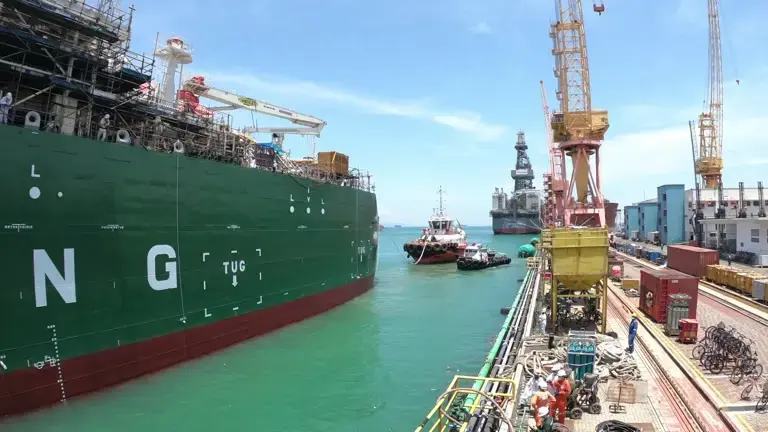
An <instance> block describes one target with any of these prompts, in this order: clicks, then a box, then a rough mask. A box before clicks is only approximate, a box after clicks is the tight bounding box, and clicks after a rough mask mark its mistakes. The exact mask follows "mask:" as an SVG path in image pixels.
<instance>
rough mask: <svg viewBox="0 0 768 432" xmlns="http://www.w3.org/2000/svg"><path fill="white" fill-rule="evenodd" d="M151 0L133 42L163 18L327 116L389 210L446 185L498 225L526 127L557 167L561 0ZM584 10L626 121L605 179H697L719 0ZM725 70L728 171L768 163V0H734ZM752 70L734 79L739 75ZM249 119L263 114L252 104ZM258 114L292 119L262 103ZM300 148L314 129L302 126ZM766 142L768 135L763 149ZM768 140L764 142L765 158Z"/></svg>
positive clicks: (202, 50)
mask: <svg viewBox="0 0 768 432" xmlns="http://www.w3.org/2000/svg"><path fill="white" fill-rule="evenodd" d="M210 4H211V3H210V2H202V1H199V0H185V1H178V0H165V1H163V2H156V1H155V2H150V1H147V0H136V1H135V5H136V9H137V12H136V14H135V17H134V27H133V28H134V33H133V42H132V49H133V50H135V51H140V52H151V50H152V47H153V44H154V41H155V36H156V33H157V32H159V33H160V36H161V39H163V38H167V37H169V36H172V35H178V36H181V37H183V38H185V39H186V40H187V42H188V43H190V44H191V45H192V47H193V48H194V50H195V51H194V54H195V61H194V63H193V64H192V65H190V66H189V71H190V72H194V73H201V74H203V75H205V76H206V78H207V82H208V83H209V84H211V85H213V86H216V87H219V88H222V89H225V90H236V91H237V92H238V93H241V94H244V95H247V96H250V97H252V98H257V99H263V100H266V101H269V102H273V103H276V104H279V105H283V106H286V107H289V108H291V109H295V110H297V111H300V112H304V113H307V114H311V115H314V116H316V117H319V118H321V119H323V120H326V121H327V122H328V126H327V127H326V128H325V129H324V131H323V135H322V137H321V138H319V139H318V140H317V150H318V151H323V150H337V151H341V152H343V153H346V154H348V155H349V156H350V164H351V165H354V166H358V167H360V168H365V169H368V170H370V171H372V172H373V174H374V175H375V180H376V188H377V194H378V202H379V213H380V216H381V219H382V222H383V223H385V224H387V223H406V224H417V225H421V224H423V223H424V222H425V221H426V219H427V217H429V215H430V214H431V212H432V209H433V208H434V207H435V206H436V202H437V195H436V190H437V188H438V186H439V185H442V186H443V187H444V188H445V189H446V190H447V194H446V201H447V207H448V211H449V212H450V213H451V214H452V215H454V216H455V217H457V218H458V219H459V220H460V221H461V222H462V223H463V224H465V225H488V224H489V223H490V219H489V217H488V210H489V208H490V205H491V193H492V191H493V188H494V187H504V188H505V190H506V189H511V187H512V180H511V178H510V177H509V171H510V169H511V168H512V166H513V164H514V161H515V152H514V148H513V146H514V142H515V138H516V137H515V133H516V132H517V131H518V130H523V131H525V133H526V137H527V142H528V145H529V147H530V150H529V155H530V157H531V159H532V162H533V164H534V170H535V173H536V176H537V180H536V184H537V185H538V187H540V185H541V176H542V174H543V173H544V171H545V170H546V167H547V165H548V161H547V157H548V156H547V150H546V141H545V139H546V138H545V137H546V135H545V129H544V118H543V113H542V108H541V98H540V92H539V80H542V79H543V80H544V82H545V84H546V85H547V91H548V92H549V95H550V100H549V103H550V106H555V105H556V102H555V100H554V91H555V88H554V85H555V81H554V77H553V75H552V67H553V64H554V62H553V58H552V56H551V48H552V45H551V40H550V39H549V37H548V31H549V23H550V20H551V19H552V17H554V7H553V1H551V0H549V1H545V0H506V1H502V0H442V1H435V0H410V1H409V0H389V1H386V2H384V1H377V2H360V1H353V0H325V1H310V0H303V1H299V0H281V1H277V0H270V1H264V0H250V1H226V2H224V1H221V2H219V3H218V4H219V5H220V6H219V7H211V6H210ZM605 4H606V9H607V10H606V13H604V14H603V15H602V16H597V14H594V13H593V12H592V11H591V7H592V2H591V0H587V1H585V4H584V9H585V23H586V28H587V39H588V52H589V60H590V69H591V77H592V101H593V107H594V108H596V109H607V110H608V111H609V113H610V121H611V128H610V130H609V132H608V135H607V139H606V141H605V142H604V144H603V149H602V168H601V171H602V175H603V178H604V186H603V192H604V194H605V195H606V197H607V198H608V199H610V200H612V201H617V202H619V203H620V205H621V206H623V205H626V204H630V203H631V202H634V201H639V200H642V199H643V196H644V195H645V196H648V197H651V196H652V195H654V194H655V191H656V186H658V185H660V184H665V183H685V184H686V185H690V184H691V183H692V178H693V175H692V162H691V155H690V140H689V138H688V125H687V121H688V120H689V119H695V118H696V116H697V115H698V114H699V113H700V112H701V110H702V101H703V100H704V98H705V96H706V94H705V93H706V80H707V12H706V1H705V0H672V1H661V2H647V1H616V0H606V1H605ZM720 7H721V28H722V30H721V31H722V40H723V41H722V45H723V57H724V59H723V62H724V67H723V70H724V74H725V97H724V100H725V127H724V135H725V137H724V149H723V152H724V158H725V167H726V168H725V172H724V182H725V185H726V187H729V186H735V185H736V184H737V182H738V181H744V182H745V183H746V184H747V185H748V186H749V185H753V184H756V182H757V180H768V179H767V178H765V175H763V176H762V178H760V174H761V173H765V170H766V167H768V157H766V156H762V155H759V154H758V155H751V154H750V149H757V148H765V144H764V143H763V142H762V139H764V137H763V136H762V135H761V134H759V133H758V132H762V128H759V126H760V125H761V124H768V123H767V122H768V112H766V108H765V104H764V101H765V100H766V98H768V79H766V78H768V51H767V50H765V47H764V42H763V41H762V40H761V38H760V36H759V35H761V34H763V32H762V31H761V30H762V29H761V28H760V27H759V26H760V25H762V26H764V25H765V24H764V22H762V23H761V22H760V17H765V16H768V3H767V2H764V1H762V2H761V1H758V0H743V1H736V0H724V1H721V6H720ZM736 79H739V80H740V85H738V86H737V85H736V83H735V80H736ZM237 118H238V120H240V121H242V122H243V123H244V124H243V125H244V126H248V125H250V122H251V117H250V115H249V114H246V115H240V116H238V117H237ZM257 121H258V122H259V124H260V125H262V126H264V125H278V124H280V122H279V120H277V119H271V118H269V117H267V116H259V117H257ZM286 141H287V145H288V147H289V148H291V149H292V152H293V155H294V156H297V157H301V156H304V155H306V154H307V153H308V145H307V144H306V141H305V140H304V139H302V138H287V139H286ZM753 153H754V152H753ZM761 158H762V159H761Z"/></svg>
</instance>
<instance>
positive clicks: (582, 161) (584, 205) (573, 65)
mask: <svg viewBox="0 0 768 432" xmlns="http://www.w3.org/2000/svg"><path fill="white" fill-rule="evenodd" d="M596 6H602V3H601V4H600V5H596ZM556 7H557V21H556V22H554V23H553V24H552V25H551V28H550V37H552V39H553V42H554V48H553V50H552V54H553V55H554V56H555V64H556V66H555V69H554V73H555V78H557V81H558V91H557V98H558V100H560V112H555V113H554V114H553V116H552V120H551V123H550V124H551V128H552V133H553V139H554V142H556V143H557V148H558V149H559V150H560V151H562V152H563V154H564V155H566V156H570V158H571V161H572V169H571V175H570V179H569V182H568V188H567V191H566V193H565V197H564V201H565V202H564V210H563V222H564V224H565V225H579V226H600V227H604V226H606V220H605V203H604V200H603V193H602V184H601V180H600V146H601V142H602V141H603V140H604V139H605V133H606V131H607V130H608V126H609V124H608V111H605V110H598V111H593V110H592V99H591V88H590V78H589V61H588V57H587V40H586V33H585V30H584V19H583V12H582V4H581V0H556ZM604 9H605V8H604V6H603V7H593V10H595V12H598V13H602V12H603V11H604ZM592 156H594V162H595V168H594V170H593V169H592V164H591V162H590V159H591V158H592ZM574 193H575V197H574Z"/></svg>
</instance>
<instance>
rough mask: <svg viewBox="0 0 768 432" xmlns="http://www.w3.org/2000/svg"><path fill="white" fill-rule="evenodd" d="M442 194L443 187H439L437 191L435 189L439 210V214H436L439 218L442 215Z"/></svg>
mask: <svg viewBox="0 0 768 432" xmlns="http://www.w3.org/2000/svg"><path fill="white" fill-rule="evenodd" d="M443 192H445V191H444V190H443V187H442V186H439V187H438V189H437V194H438V195H439V196H440V210H439V213H438V214H439V215H440V216H442V215H443Z"/></svg>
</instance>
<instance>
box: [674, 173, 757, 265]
mask: <svg viewBox="0 0 768 432" xmlns="http://www.w3.org/2000/svg"><path fill="white" fill-rule="evenodd" d="M759 195H760V193H759V191H758V189H757V188H750V189H747V188H744V209H745V210H746V212H747V215H746V216H747V217H746V219H754V218H756V217H757V214H758V213H759V212H760V201H759ZM723 199H724V200H725V202H726V203H727V205H726V206H725V219H719V220H718V223H722V224H724V225H725V227H724V228H723V231H724V234H725V239H724V240H725V246H726V248H727V249H728V250H731V251H736V250H739V249H737V248H736V244H737V242H736V234H737V232H736V226H735V225H734V223H733V222H731V220H732V219H736V217H737V216H738V214H739V189H738V188H728V189H726V188H723ZM685 201H686V206H685V222H686V223H685V238H686V239H688V240H694V226H693V216H694V215H695V213H696V204H695V203H696V190H695V189H688V190H686V191H685ZM701 204H702V209H701V210H702V212H703V213H704V219H714V218H715V212H716V211H717V189H702V190H701ZM767 205H768V201H765V202H763V208H765V207H766V206H767ZM707 226H709V227H711V229H709V228H706V227H705V230H704V237H705V242H706V243H707V246H708V247H709V245H710V242H711V241H715V242H716V240H717V234H716V233H717V228H716V225H715V224H714V222H712V223H708V224H707ZM711 234H714V235H711ZM710 238H711V239H712V240H710ZM748 242H749V241H747V242H742V241H739V243H745V244H746V243H748Z"/></svg>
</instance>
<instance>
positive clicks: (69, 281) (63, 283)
mask: <svg viewBox="0 0 768 432" xmlns="http://www.w3.org/2000/svg"><path fill="white" fill-rule="evenodd" d="M32 266H33V267H34V272H35V306H37V307H45V306H48V292H47V290H46V289H45V281H46V279H47V280H49V281H51V285H53V288H54V289H55V290H56V291H57V292H58V293H59V295H60V296H61V298H62V300H64V303H74V302H76V301H77V296H76V293H75V250H74V249H71V248H70V249H64V276H62V275H61V273H59V270H58V269H57V268H56V265H55V264H54V263H53V261H51V257H49V256H48V253H47V252H46V251H45V249H35V250H34V252H33V255H32Z"/></svg>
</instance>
